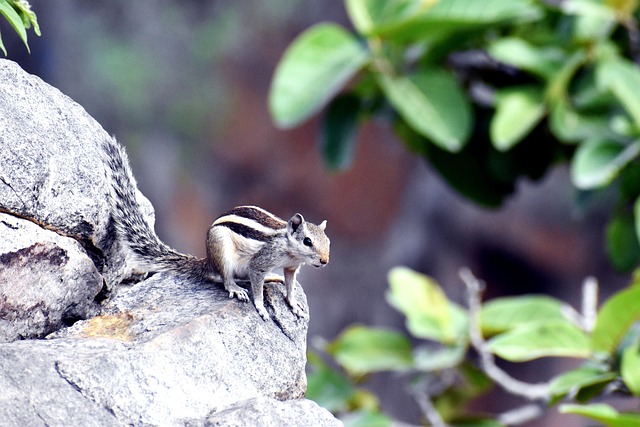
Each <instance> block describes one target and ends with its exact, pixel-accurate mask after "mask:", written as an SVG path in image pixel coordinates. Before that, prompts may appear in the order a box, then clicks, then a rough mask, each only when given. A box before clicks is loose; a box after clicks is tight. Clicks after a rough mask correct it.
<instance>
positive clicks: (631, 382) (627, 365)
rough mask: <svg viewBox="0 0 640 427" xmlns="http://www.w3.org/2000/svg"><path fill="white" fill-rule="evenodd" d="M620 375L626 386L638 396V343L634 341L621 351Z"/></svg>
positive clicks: (639, 392)
mask: <svg viewBox="0 0 640 427" xmlns="http://www.w3.org/2000/svg"><path fill="white" fill-rule="evenodd" d="M620 375H621V376H622V380H623V381H624V384H625V385H626V386H627V388H628V389H629V390H630V391H631V393H633V394H634V395H635V396H640V345H639V342H638V341H636V342H635V343H633V344H632V345H629V346H627V348H625V349H624V351H623V352H622V360H621V362H620Z"/></svg>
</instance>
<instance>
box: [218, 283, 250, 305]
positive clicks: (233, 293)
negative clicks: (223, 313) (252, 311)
mask: <svg viewBox="0 0 640 427" xmlns="http://www.w3.org/2000/svg"><path fill="white" fill-rule="evenodd" d="M224 288H225V289H226V290H227V292H229V298H233V297H238V299H239V300H240V301H249V294H248V293H247V291H246V289H243V288H241V287H240V286H238V285H236V284H233V285H226V286H225V287H224Z"/></svg>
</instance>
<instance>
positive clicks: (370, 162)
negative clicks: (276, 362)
mask: <svg viewBox="0 0 640 427" xmlns="http://www.w3.org/2000/svg"><path fill="white" fill-rule="evenodd" d="M31 4H32V7H33V9H34V11H35V12H36V13H37V16H38V20H39V22H40V27H41V30H42V34H43V35H42V37H36V36H35V35H34V34H33V32H32V31H29V33H28V35H29V45H30V48H31V54H30V55H29V54H28V53H27V52H26V49H25V48H24V45H23V44H22V42H21V41H19V40H18V39H17V36H16V35H15V33H14V32H13V30H12V29H11V28H9V27H8V25H7V23H6V21H4V20H0V31H1V33H2V37H3V40H4V42H5V45H6V46H7V50H8V52H9V55H8V58H9V59H11V60H13V61H16V62H18V63H19V64H20V65H21V66H22V67H23V68H24V69H25V70H27V71H28V72H30V73H33V74H37V75H39V76H40V77H41V78H42V79H43V80H45V81H46V82H48V83H50V84H51V85H53V86H55V87H57V88H59V89H60V90H61V91H62V92H63V93H65V94H66V95H68V96H70V97H71V98H73V99H74V100H75V101H76V102H78V103H79V104H81V105H82V106H83V107H84V108H85V109H86V110H87V111H88V112H89V114H91V115H92V116H93V117H94V118H95V119H96V120H97V121H98V122H100V123H101V124H102V126H103V127H104V128H105V129H106V130H107V132H109V133H111V134H113V135H115V136H116V138H117V139H118V140H119V141H120V142H121V143H122V144H124V145H125V146H126V147H127V148H128V151H129V154H130V157H131V161H132V166H133V170H134V173H135V175H136V177H137V179H138V183H139V187H140V189H141V191H142V192H143V193H144V194H145V195H146V196H147V197H148V198H149V199H150V200H151V202H152V203H153V205H154V206H155V210H156V218H157V221H156V230H157V232H158V234H159V235H160V237H161V238H162V239H163V240H164V241H165V242H167V243H168V244H169V245H171V246H172V247H174V248H176V249H178V250H180V251H183V252H188V253H191V254H194V255H198V256H203V255H204V238H205V232H206V230H207V228H208V226H209V225H210V223H211V222H212V221H213V219H214V218H215V217H216V216H218V215H219V214H221V213H222V212H224V211H226V210H227V209H230V208H231V207H233V206H236V205H239V204H255V205H259V206H261V207H264V208H266V209H267V210H269V211H271V212H274V213H276V214H277V215H279V216H281V217H282V218H284V219H288V218H289V217H290V216H291V215H293V214H294V213H295V212H300V213H302V214H303V215H304V216H305V218H306V219H307V220H310V221H312V222H315V223H319V222H320V221H322V220H323V219H327V220H328V228H327V234H328V235H329V237H330V238H331V241H332V246H331V252H332V253H331V263H330V264H329V266H328V267H327V268H326V269H322V270H312V269H309V268H307V269H303V270H302V272H301V276H300V281H301V283H302V284H303V286H304V289H305V292H306V293H307V296H308V300H309V306H310V311H311V324H310V333H309V343H310V346H313V343H314V340H315V339H316V337H320V338H323V339H327V340H330V339H333V338H335V337H336V336H337V335H338V334H339V333H340V331H341V330H342V329H343V328H345V327H346V326H347V325H350V324H353V323H362V324H367V325H370V326H384V327H389V328H395V329H402V328H403V327H404V325H403V318H402V317H401V315H400V314H399V313H397V312H395V311H394V310H393V309H392V308H391V307H390V306H389V305H388V304H387V302H386V300H385V292H386V289H387V279H386V276H387V272H388V271H389V269H390V268H391V267H393V266H396V265H406V266H409V267H412V268H414V269H416V270H418V271H421V272H423V273H426V274H428V275H430V276H432V277H434V278H435V279H436V280H437V281H438V282H439V283H440V284H441V285H442V286H444V287H445V288H446V289H447V292H448V295H449V296H450V297H451V298H452V299H453V300H455V301H457V302H460V303H464V292H463V291H464V288H463V284H462V283H461V281H460V280H459V278H458V270H459V269H460V267H462V266H468V267H470V268H471V269H472V271H473V272H474V273H475V274H476V275H477V276H478V277H480V278H482V279H484V280H485V281H486V282H487V285H488V286H487V289H488V290H487V297H494V296H498V295H515V294H522V293H531V292H545V293H550V294H552V295H555V296H558V297H560V298H563V299H565V300H568V301H570V302H572V303H574V304H579V301H580V286H581V283H582V281H583V279H584V278H585V277H586V276H588V275H594V276H596V277H597V278H598V279H599V280H600V283H601V290H602V298H604V297H605V296H606V295H609V294H611V293H612V292H613V291H615V290H617V289H620V288H621V287H622V286H624V284H625V283H626V280H627V279H626V277H627V276H624V275H618V274H616V273H615V272H614V271H613V270H612V268H611V267H610V265H609V263H608V261H607V260H606V256H605V255H604V243H603V230H604V224H605V221H606V219H607V216H608V209H607V206H608V204H609V203H610V202H611V201H612V200H613V199H614V195H613V194H612V195H607V194H604V195H602V196H601V197H600V198H599V199H598V200H597V201H596V202H595V203H590V204H589V205H588V206H586V207H585V206H582V205H581V204H580V203H579V202H578V201H577V195H576V192H575V190H574V189H573V188H572V187H571V185H570V183H569V179H568V173H567V170H566V168H564V167H559V168H556V169H554V170H552V172H550V173H548V174H547V175H546V176H545V177H544V178H543V179H542V180H541V181H540V182H529V181H523V182H520V184H519V187H518V190H517V192H516V193H515V194H514V195H513V196H512V197H511V198H510V199H509V200H508V201H507V203H506V204H505V205H504V206H503V207H502V208H501V209H499V210H485V209H483V208H480V207H478V206H476V205H474V204H472V203H471V202H468V201H466V200H465V199H463V198H462V197H460V196H459V195H457V194H456V193H455V192H454V191H453V190H451V189H450V188H449V187H448V186H447V184H445V183H444V182H443V181H442V180H441V179H440V178H439V177H438V176H437V175H436V174H435V172H433V171H432V169H431V168H430V166H429V165H428V164H427V163H425V162H424V160H422V159H420V158H418V157H413V156H412V155H411V154H409V153H408V152H407V150H405V148H404V146H403V145H402V144H401V143H400V142H399V141H397V140H396V139H395V138H394V136H393V134H392V132H391V130H390V129H389V128H388V127H387V126H386V125H385V124H384V123H375V122H373V123H368V124H366V125H365V126H364V127H363V129H362V130H361V132H360V134H359V143H358V148H357V154H356V157H355V159H356V160H355V163H354V165H353V167H352V169H351V170H349V171H348V172H345V173H340V174H332V173H329V172H327V171H326V170H325V169H324V167H323V165H322V160H321V158H320V155H319V153H318V151H317V148H316V135H317V132H318V122H317V120H312V121H311V122H309V123H307V124H306V125H304V126H302V127H299V128H296V129H294V130H289V131H281V130H278V129H276V128H275V127H274V125H273V123H272V122H271V119H270V116H269V114H268V111H267V95H268V90H269V84H270V81H271V77H272V75H273V71H274V68H275V66H276V64H277V62H278V60H279V58H280V57H281V55H282V53H283V51H284V50H285V48H286V47H287V45H288V44H289V43H290V42H291V41H292V40H293V38H294V37H295V36H296V35H297V34H299V33H300V32H302V31H303V30H304V29H306V28H308V27H309V26H311V25H313V24H314V23H317V22H321V21H334V22H338V23H341V24H343V25H345V26H347V27H348V26H349V23H348V20H347V17H346V12H345V10H344V6H343V2H342V1H338V0H329V1H301V0H286V1H285V0H270V1H268V2H265V1H257V0H244V1H241V2H227V1H211V0H210V1H202V0H192V1H187V0H182V1H169V0H162V1H154V2H134V1H124V0H110V1H108V2H99V1H87V0H84V1H79V0H58V1H56V2H50V1H44V0H31ZM534 366H537V367H536V368H534V369H523V370H521V371H516V373H515V375H516V376H518V377H519V378H521V379H524V380H527V379H531V380H536V381H537V380H540V379H541V378H540V374H539V369H540V366H542V367H543V369H546V370H548V375H544V378H550V377H551V376H552V375H553V374H554V372H555V370H554V365H553V364H552V363H543V364H538V365H534ZM372 387H374V388H379V389H384V390H383V391H382V394H383V396H382V397H383V400H382V406H383V408H384V409H385V410H386V411H388V412H389V413H391V414H393V415H395V416H396V417H398V418H399V419H401V420H403V421H407V422H416V421H417V419H418V409H417V406H416V405H415V403H414V402H412V400H411V398H409V397H408V396H407V395H406V394H405V393H404V390H403V387H404V386H403V385H402V381H388V380H387V378H385V376H384V375H381V376H380V378H374V379H373V381H372ZM552 416H553V415H552ZM563 419H565V420H566V419H567V418H563ZM564 424H565V425H567V423H566V422H565V423H564ZM538 425H551V424H550V421H549V419H547V421H546V423H542V424H538ZM576 425H579V424H576Z"/></svg>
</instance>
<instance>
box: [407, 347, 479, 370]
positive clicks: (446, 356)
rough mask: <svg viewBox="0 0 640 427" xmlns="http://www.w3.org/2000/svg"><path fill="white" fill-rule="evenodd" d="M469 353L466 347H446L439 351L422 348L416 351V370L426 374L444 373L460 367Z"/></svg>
mask: <svg viewBox="0 0 640 427" xmlns="http://www.w3.org/2000/svg"><path fill="white" fill-rule="evenodd" d="M466 352H467V346H466V345H456V346H444V347H441V348H438V349H433V348H431V347H427V346H424V347H420V348H418V349H416V350H415V351H414V354H413V358H414V364H415V367H416V369H419V370H421V371H425V372H433V371H442V370H444V369H450V368H454V367H456V366H457V365H459V364H460V363H461V362H462V361H463V360H464V356H465V354H466Z"/></svg>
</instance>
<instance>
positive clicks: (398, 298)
mask: <svg viewBox="0 0 640 427" xmlns="http://www.w3.org/2000/svg"><path fill="white" fill-rule="evenodd" d="M389 284H390V287H389V291H388V293H387V300H388V301H389V303H390V304H391V305H392V306H393V307H394V308H396V309H397V310H398V311H400V312H401V313H402V314H403V315H404V316H405V319H406V327H407V330H408V331H409V333H410V334H411V337H410V338H409V337H405V336H404V335H403V333H401V332H397V331H391V330H388V329H382V328H370V327H365V326H351V327H349V328H347V329H346V330H345V331H344V332H343V333H342V334H340V336H338V337H337V338H336V339H335V340H334V341H333V342H330V343H326V344H324V345H323V346H322V351H323V352H325V353H326V354H327V355H329V356H331V358H332V359H333V360H334V361H335V363H336V364H337V368H332V367H331V366H330V365H328V364H327V363H326V362H324V361H323V359H322V358H321V357H320V356H319V355H318V354H315V353H311V354H310V356H309V364H310V366H311V372H310V374H309V388H308V391H307V396H308V397H309V398H311V399H314V400H316V401H317V402H318V403H319V404H321V405H323V406H325V407H326V408H327V409H329V410H331V411H332V412H334V413H335V414H337V415H338V416H340V417H341V418H342V419H343V421H344V422H345V425H347V426H361V425H381V426H390V425H392V424H393V419H392V418H390V417H388V416H387V415H384V414H383V412H382V410H381V409H380V404H379V401H378V398H377V397H376V396H375V395H373V394H372V393H371V392H369V391H367V390H366V388H365V387H366V383H367V381H368V380H369V379H370V377H371V375H372V374H375V373H377V372H383V371H384V372H395V373H397V374H398V375H403V376H410V377H411V378H412V383H413V384H414V387H425V388H426V389H427V390H429V389H430V391H429V392H428V396H427V397H428V398H429V399H431V400H432V401H433V406H434V407H435V408H436V409H437V411H438V413H439V414H440V416H441V417H442V419H443V421H444V422H445V423H446V424H447V425H453V426H458V425H459V426H463V425H491V426H495V425H501V424H500V423H498V422H497V421H496V420H495V419H492V418H491V417H490V416H488V415H487V414H484V415H483V414H474V413H468V410H467V409H466V408H467V406H468V404H469V403H470V402H471V401H472V400H473V399H474V398H477V397H479V396H481V395H483V394H485V393H486V392H488V391H489V390H491V389H492V387H493V385H494V380H492V379H491V378H490V377H489V376H487V375H486V374H485V373H484V372H483V371H482V370H481V369H478V368H477V367H474V360H475V359H474V357H473V356H472V353H473V352H471V351H470V349H471V347H472V343H471V340H470V330H469V318H468V317H469V316H470V315H472V313H470V312H467V311H465V310H463V309H462V308H461V307H460V306H458V305H457V304H455V303H453V302H452V301H450V300H449V299H448V298H447V297H446V295H445V294H444V292H443V290H442V289H441V288H440V286H439V285H438V284H437V283H436V282H435V281H434V280H433V279H432V278H430V277H427V276H424V275H422V274H419V273H417V272H415V271H412V270H410V269H408V268H404V267H397V268H395V269H393V270H392V271H391V272H390V274H389ZM410 296H413V300H410V299H409V297H410ZM454 313H455V314H454ZM568 313H575V315H574V316H570V315H568ZM477 316H478V323H477V324H478V325H479V329H480V332H481V334H482V335H483V336H484V338H485V339H486V341H485V344H486V345H485V348H484V351H486V352H488V353H490V354H492V355H493V357H498V358H501V359H504V360H508V361H511V362H515V363H523V362H527V361H530V360H533V359H538V358H543V357H569V358H574V359H579V360H582V361H583V363H582V365H580V366H579V367H577V368H574V369H568V370H566V371H565V372H563V373H561V374H559V375H557V376H555V377H554V378H543V380H544V381H546V382H545V383H544V384H545V394H544V396H542V397H541V398H540V400H541V403H542V405H543V406H546V407H551V406H553V405H557V404H559V403H561V402H577V403H581V404H586V405H574V404H567V403H565V404H563V405H561V406H560V410H561V412H565V413H574V414H580V415H584V416H587V417H589V418H592V419H596V420H600V421H601V422H603V423H604V424H606V425H608V426H613V427H622V426H628V425H637V424H633V423H632V424H627V422H628V420H630V419H632V420H640V414H620V413H618V412H616V411H615V410H613V409H612V408H611V407H608V406H606V407H605V406H601V405H598V404H591V405H589V404H587V403H588V402H590V401H591V400H593V399H595V398H602V396H603V395H604V394H605V391H604V390H605V388H606V387H609V388H610V389H611V390H616V391H617V392H618V393H619V394H626V395H632V396H635V397H638V396H640V368H639V367H640V344H639V343H640V335H639V334H638V331H637V330H636V329H634V328H633V324H634V323H635V322H637V321H638V320H640V283H637V282H634V283H633V284H632V286H630V287H629V288H627V289H625V290H622V291H620V292H618V293H616V294H615V295H613V296H612V297H610V298H609V299H608V300H606V301H605V302H604V303H603V304H602V306H601V307H600V309H599V311H598V312H597V315H596V317H595V322H594V324H592V325H588V324H585V323H584V322H581V321H579V319H580V317H581V314H579V313H578V312H577V311H576V310H575V309H573V308H572V307H571V306H569V305H568V304H566V303H564V302H562V301H560V300H557V299H555V298H551V297H548V296H542V295H527V296H521V297H503V298H496V299H493V300H491V301H488V302H487V303H485V304H483V305H482V306H481V309H480V312H479V313H478V314H477ZM425 331H427V333H424V332H425ZM452 331H455V332H452ZM451 337H455V339H451ZM622 384H624V385H622ZM434 385H436V386H434ZM523 387H525V388H526V387H527V386H526V384H525V385H523ZM425 396H426V395H425ZM425 396H423V397H422V398H424V397H425ZM416 398H417V399H419V397H416ZM363 419H365V420H367V421H366V422H363V421H362V420H363ZM372 420H375V423H374V422H373V421H372ZM605 420H606V421H605ZM367 422H370V423H374V424H367ZM634 422H637V421H634Z"/></svg>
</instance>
